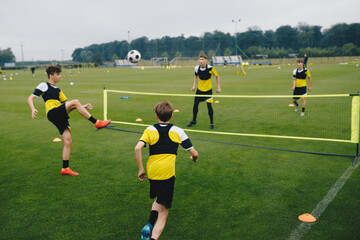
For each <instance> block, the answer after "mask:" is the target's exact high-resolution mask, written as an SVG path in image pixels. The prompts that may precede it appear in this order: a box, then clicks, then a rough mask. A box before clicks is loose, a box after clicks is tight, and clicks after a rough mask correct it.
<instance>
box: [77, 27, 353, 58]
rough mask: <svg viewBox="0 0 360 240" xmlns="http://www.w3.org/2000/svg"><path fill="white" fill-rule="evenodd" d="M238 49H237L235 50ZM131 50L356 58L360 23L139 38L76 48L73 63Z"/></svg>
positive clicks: (151, 54) (150, 53)
mask: <svg viewBox="0 0 360 240" xmlns="http://www.w3.org/2000/svg"><path fill="white" fill-rule="evenodd" d="M236 46H237V47H236ZM130 49H136V50H138V51H140V53H141V55H142V58H143V59H151V58H154V57H168V58H169V59H172V58H174V57H197V56H198V55H199V53H205V54H207V55H209V56H210V57H211V56H214V55H225V56H226V55H235V54H238V55H241V56H242V57H243V58H244V59H246V58H256V55H258V56H260V55H261V56H263V55H267V57H268V58H283V57H289V56H291V55H292V56H294V54H295V55H298V56H302V55H303V54H304V53H307V54H308V55H309V56H311V57H333V56H359V55H360V23H352V24H346V23H339V24H336V25H333V26H332V27H331V28H329V29H325V30H323V31H322V27H321V26H310V25H308V24H304V23H299V24H298V26H296V27H291V26H289V25H285V26H280V27H279V28H277V29H276V30H275V31H273V30H266V31H262V30H261V29H260V28H259V27H257V26H255V27H250V28H248V30H247V31H245V32H242V33H236V35H231V34H230V33H223V32H221V31H214V32H206V33H204V34H203V35H202V36H201V37H196V36H190V37H188V38H185V37H184V35H181V36H178V37H169V36H164V37H162V38H159V39H152V40H150V39H148V38H147V37H145V36H144V37H140V38H137V39H134V40H132V41H131V42H130V43H129V42H128V41H125V40H124V41H114V42H109V43H103V44H93V45H90V46H87V47H84V48H77V49H75V51H74V52H73V54H72V58H73V61H79V62H97V63H102V62H104V61H113V60H116V59H124V58H125V57H126V54H127V52H128V51H129V50H130Z"/></svg>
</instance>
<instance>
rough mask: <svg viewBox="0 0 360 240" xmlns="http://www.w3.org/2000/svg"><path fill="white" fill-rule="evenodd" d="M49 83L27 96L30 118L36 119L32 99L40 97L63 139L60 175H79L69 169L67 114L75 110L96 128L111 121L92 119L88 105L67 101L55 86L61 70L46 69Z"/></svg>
mask: <svg viewBox="0 0 360 240" xmlns="http://www.w3.org/2000/svg"><path fill="white" fill-rule="evenodd" d="M46 72H47V75H48V78H49V81H48V82H42V83H40V84H39V85H38V86H37V87H36V88H35V90H34V92H33V93H32V94H31V95H30V96H29V98H28V103H29V106H30V108H31V116H32V118H35V117H36V114H37V112H38V111H37V110H36V108H35V106H34V99H35V98H38V97H40V96H42V98H43V99H44V102H45V109H46V115H47V118H48V120H49V121H50V122H52V123H53V124H54V125H55V126H56V127H57V129H58V130H59V133H60V134H61V135H62V137H63V139H64V149H63V153H62V158H63V168H62V169H61V172H60V173H61V174H62V175H72V176H75V175H79V173H77V172H73V171H72V170H71V169H70V168H69V159H70V150H71V144H72V139H71V131H70V124H69V121H68V119H69V116H68V114H69V113H70V112H71V111H72V110H74V109H76V110H77V111H78V112H79V113H80V114H81V115H82V116H83V117H85V118H86V119H88V120H89V121H90V122H92V123H94V124H95V127H96V128H103V127H106V126H107V125H109V123H110V122H111V120H107V121H101V120H96V119H95V118H93V117H92V116H91V115H90V113H89V112H88V111H87V109H88V110H91V109H93V107H92V106H91V104H90V103H88V104H85V105H81V103H80V101H79V100H77V99H75V100H71V101H67V98H66V97H65V95H64V93H63V92H62V91H61V90H60V89H59V88H58V87H56V86H55V84H56V83H58V82H59V81H60V79H61V74H60V73H61V68H60V67H58V66H49V67H48V68H47V69H46Z"/></svg>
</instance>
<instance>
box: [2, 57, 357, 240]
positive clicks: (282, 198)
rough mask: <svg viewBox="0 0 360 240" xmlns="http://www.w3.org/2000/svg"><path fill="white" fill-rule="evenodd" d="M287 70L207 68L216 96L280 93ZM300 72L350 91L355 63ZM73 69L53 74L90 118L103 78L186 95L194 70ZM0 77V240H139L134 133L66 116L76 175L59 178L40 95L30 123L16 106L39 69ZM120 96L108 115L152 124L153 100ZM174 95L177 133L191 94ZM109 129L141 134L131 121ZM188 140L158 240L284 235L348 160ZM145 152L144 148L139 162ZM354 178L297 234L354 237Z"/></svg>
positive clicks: (288, 78) (338, 148) (340, 148)
mask: <svg viewBox="0 0 360 240" xmlns="http://www.w3.org/2000/svg"><path fill="white" fill-rule="evenodd" d="M294 68H295V66H285V65H284V66H281V69H278V68H277V67H275V66H274V67H254V68H245V71H246V72H247V75H246V76H244V75H241V76H239V75H237V74H236V69H234V68H233V67H226V68H224V67H223V66H220V67H216V69H217V70H218V72H219V74H220V77H221V83H222V86H221V87H222V93H221V94H224V95H225V94H242V95H246V94H251V95H290V94H292V92H291V86H292V70H293V69H294ZM309 69H310V71H311V74H312V78H313V91H312V92H311V94H335V93H355V92H357V91H359V90H360V68H359V67H356V66H354V65H338V64H333V65H313V66H310V67H309ZM108 70H109V72H108ZM71 71H72V73H70V72H69V70H67V69H64V70H63V73H62V75H63V78H62V80H61V81H60V83H59V84H58V86H59V87H60V88H61V89H62V90H63V92H64V93H65V95H66V96H67V97H68V99H79V100H80V101H81V102H82V103H83V104H85V103H88V102H89V103H92V105H93V106H94V109H93V110H92V111H91V114H92V115H93V116H94V117H95V118H99V119H102V118H103V95H102V88H103V86H104V85H105V86H106V88H108V89H114V90H127V91H144V92H162V93H180V94H191V92H190V88H191V86H192V84H193V75H194V73H193V71H194V69H193V67H183V68H176V69H148V68H146V69H144V70H141V69H128V68H118V69H101V68H99V69H83V70H81V71H78V70H77V69H73V70H71ZM10 73H12V74H13V75H12V80H10V79H9V77H10ZM16 73H18V74H17V75H16ZM3 74H5V75H6V76H7V80H6V81H5V80H3V78H0V96H1V98H2V99H1V103H0V121H1V125H0V163H1V165H0V166H1V171H0V239H129V240H130V239H140V232H141V229H142V227H143V226H144V225H145V224H146V222H147V220H148V216H149V213H150V208H151V204H152V200H150V199H149V197H148V196H149V183H148V181H145V182H140V181H139V180H138V179H137V173H138V169H137V165H136V161H135V157H134V147H135V144H136V143H137V141H138V139H139V137H140V134H137V133H129V132H121V131H113V130H108V129H102V130H100V131H94V130H95V128H94V126H93V125H92V124H91V123H90V122H89V121H87V120H85V119H83V118H82V117H81V116H80V115H79V114H78V113H77V112H75V111H74V112H72V113H71V114H70V125H71V128H72V138H73V146H72V152H71V157H70V167H71V168H72V169H73V170H75V171H78V172H79V173H80V176H78V177H70V176H61V175H60V169H61V167H62V161H61V160H62V159H61V154H62V147H63V143H62V142H61V143H53V142H52V139H53V138H55V137H60V136H59V134H58V132H57V129H56V128H55V127H54V126H53V125H52V124H51V123H50V122H49V121H48V120H47V119H46V117H45V107H44V103H43V100H42V99H37V100H35V106H36V107H37V109H38V111H39V113H38V116H37V118H36V119H32V118H31V112H30V108H29V107H28V104H27V101H26V100H27V97H28V96H29V95H30V94H31V93H32V92H33V90H34V88H35V87H36V86H37V84H38V83H40V82H42V81H47V77H46V75H45V72H44V70H43V69H42V70H40V69H38V70H37V71H36V77H35V78H33V77H32V76H31V72H30V71H15V70H14V71H5V72H4V73H3ZM70 82H74V85H73V86H71V85H70V84H69V83H70ZM213 86H216V83H215V79H213ZM214 95H215V94H214ZM114 96H115V95H114ZM120 96H122V95H121V94H119V95H116V97H113V98H114V100H113V101H112V102H111V103H109V108H110V110H111V111H109V116H110V117H112V116H111V114H113V117H117V116H119V118H120V117H124V118H126V116H127V115H128V114H132V115H133V116H137V115H139V117H140V116H143V117H144V118H145V119H147V118H149V120H146V121H147V122H146V123H149V124H151V123H155V117H154V113H153V111H152V109H151V108H152V106H153V105H154V104H155V103H156V102H152V101H150V100H149V101H148V102H147V104H144V105H143V106H142V105H141V106H140V107H139V106H138V105H139V104H138V103H139V102H137V101H136V98H131V99H124V100H120V99H119V97H120ZM165 99H166V97H164V98H163V99H159V100H165ZM145 100H146V99H145ZM156 100H157V99H156ZM115 101H116V102H115ZM174 101H178V100H174ZM143 102H146V101H143ZM178 102H179V104H182V105H181V106H182V108H181V111H180V113H177V114H175V115H174V119H173V122H174V123H175V124H177V125H178V126H180V127H182V128H186V123H188V122H189V121H190V120H191V111H192V104H193V98H187V99H181V101H178ZM289 103H291V100H289ZM124 105H126V106H130V108H131V107H132V111H133V112H124V111H123V110H122V109H123V108H122V107H124ZM221 106H222V107H223V108H226V105H224V104H223V105H221V103H220V104H218V105H215V104H214V112H215V115H214V116H215V125H216V126H217V127H218V129H222V128H225V126H227V125H228V126H232V125H233V123H231V118H226V119H227V120H224V121H221V118H223V116H222V115H221V112H222V111H221ZM175 107H176V106H175ZM309 108H310V105H309ZM330 109H331V108H330ZM271 110H272V108H271V105H270V106H268V105H266V106H263V107H262V108H261V109H256V110H254V111H252V114H253V115H254V117H258V118H261V114H262V112H263V111H266V112H267V111H271ZM129 111H130V110H129ZM116 114H118V115H116ZM236 114H242V113H236ZM309 114H310V113H309ZM152 117H153V119H152V120H151V118H152ZM131 119H132V118H131ZM131 119H129V121H131ZM223 119H225V118H223ZM114 120H120V121H121V119H114ZM133 120H135V119H133ZM148 121H152V122H148ZM198 121H199V123H198V125H197V126H196V128H198V129H206V130H207V128H208V116H207V110H206V106H205V104H203V103H202V104H200V111H199V120H198ZM134 122H135V121H134ZM116 127H118V128H124V129H130V130H135V131H140V132H142V131H143V130H144V127H138V126H126V125H116ZM329 127H331V126H329ZM289 129H290V127H289ZM219 131H220V130H219ZM309 131H311V129H309ZM188 135H189V137H190V138H201V139H208V138H209V139H212V140H219V141H227V142H235V143H243V144H251V145H257V146H270V147H282V148H289V149H298V150H307V151H317V152H333V153H342V154H355V145H353V144H345V143H331V142H314V141H302V140H285V139H271V138H254V137H230V136H213V135H208V134H200V133H192V132H188ZM192 142H193V144H194V146H195V148H196V149H197V150H198V151H199V161H198V162H197V163H192V162H191V161H190V160H189V154H188V153H187V152H186V151H183V150H182V149H181V147H180V148H179V151H178V157H177V164H176V176H177V178H176V183H175V194H174V201H173V207H172V208H171V210H170V212H169V218H168V221H167V224H166V227H165V230H164V232H163V234H162V237H161V239H169V240H176V239H189V240H192V239H288V238H289V236H290V234H291V233H292V231H293V230H294V229H296V228H297V227H298V225H299V224H300V221H299V220H298V218H297V217H298V216H299V215H300V214H303V213H310V212H311V211H312V210H313V209H314V208H315V207H316V205H317V204H318V203H319V202H320V201H321V200H322V199H323V198H324V196H325V195H326V194H327V192H328V191H329V190H330V189H331V188H332V186H333V185H334V184H335V182H336V181H337V180H338V179H339V178H340V176H341V175H342V174H343V173H344V172H345V171H346V169H348V167H349V166H351V164H352V162H353V159H352V158H349V157H335V156H319V155H310V154H301V153H292V152H284V151H276V150H266V149H258V148H249V147H242V146H236V145H225V144H220V143H213V142H204V141H199V140H193V141H192ZM147 156H148V150H147V149H146V148H145V149H144V151H143V162H144V163H145V162H146V159H147ZM359 179H360V172H359V169H357V170H355V171H354V173H353V175H352V176H351V177H350V179H349V180H348V181H347V182H346V184H345V185H344V187H343V188H342V189H341V190H340V191H339V193H338V194H337V195H336V197H335V199H334V200H333V201H332V202H331V203H330V204H329V205H328V206H327V208H326V209H325V211H324V212H323V213H322V214H321V216H320V218H319V219H318V220H317V222H316V223H315V224H314V225H313V226H312V227H311V229H310V231H308V232H307V233H306V235H305V236H304V237H303V239H358V237H359V236H360V228H359V226H358V223H359V222H360V208H359V205H360V190H359V186H358V184H359Z"/></svg>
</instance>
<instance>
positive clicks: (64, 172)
mask: <svg viewBox="0 0 360 240" xmlns="http://www.w3.org/2000/svg"><path fill="white" fill-rule="evenodd" d="M61 175H70V176H77V175H79V173H77V172H74V171H73V170H71V169H70V168H62V169H61Z"/></svg>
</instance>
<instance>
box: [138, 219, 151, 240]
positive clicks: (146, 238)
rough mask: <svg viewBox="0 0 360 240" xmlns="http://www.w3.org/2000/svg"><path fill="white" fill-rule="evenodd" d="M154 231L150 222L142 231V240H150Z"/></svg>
mask: <svg viewBox="0 0 360 240" xmlns="http://www.w3.org/2000/svg"><path fill="white" fill-rule="evenodd" d="M152 230H153V226H152V225H151V223H149V222H148V223H147V224H146V225H145V227H144V228H143V229H142V230H141V240H150V238H151V233H152Z"/></svg>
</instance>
